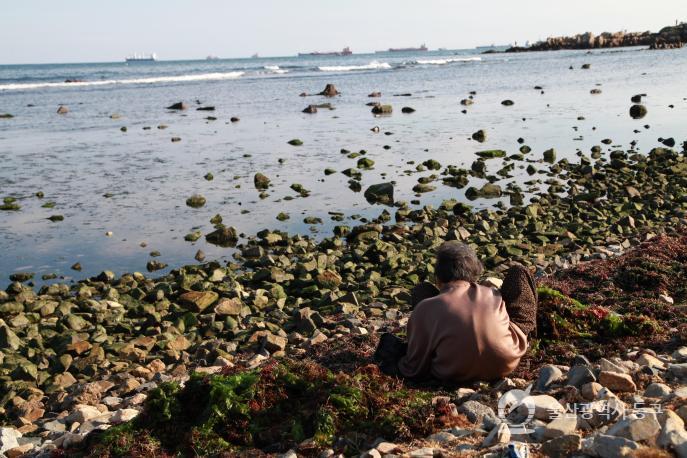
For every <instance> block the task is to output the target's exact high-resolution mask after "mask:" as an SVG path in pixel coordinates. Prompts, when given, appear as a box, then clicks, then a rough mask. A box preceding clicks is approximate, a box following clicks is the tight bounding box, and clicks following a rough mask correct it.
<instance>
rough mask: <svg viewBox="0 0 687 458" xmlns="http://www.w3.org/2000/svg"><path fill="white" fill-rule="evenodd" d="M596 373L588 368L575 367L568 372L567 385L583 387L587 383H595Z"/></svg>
mask: <svg viewBox="0 0 687 458" xmlns="http://www.w3.org/2000/svg"><path fill="white" fill-rule="evenodd" d="M595 381H596V377H595V376H594V373H593V372H592V371H591V370H590V369H589V367H587V366H573V367H572V368H570V370H569V371H568V379H567V380H566V384H567V385H571V386H574V387H577V388H579V387H581V386H583V385H585V384H587V383H591V382H595Z"/></svg>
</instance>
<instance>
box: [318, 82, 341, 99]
mask: <svg viewBox="0 0 687 458" xmlns="http://www.w3.org/2000/svg"><path fill="white" fill-rule="evenodd" d="M318 95H323V96H325V97H334V96H336V95H339V91H337V90H336V86H334V85H333V84H327V86H325V88H324V90H323V91H322V92H320V93H319V94H318Z"/></svg>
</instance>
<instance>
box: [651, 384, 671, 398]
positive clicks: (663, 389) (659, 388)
mask: <svg viewBox="0 0 687 458" xmlns="http://www.w3.org/2000/svg"><path fill="white" fill-rule="evenodd" d="M672 391H673V390H672V389H671V388H670V387H669V386H668V385H666V384H665V383H652V384H650V385H649V386H647V387H646V389H645V390H644V396H646V397H648V398H662V397H665V396H668V395H669V394H670V393H672Z"/></svg>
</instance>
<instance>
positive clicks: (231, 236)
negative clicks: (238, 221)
mask: <svg viewBox="0 0 687 458" xmlns="http://www.w3.org/2000/svg"><path fill="white" fill-rule="evenodd" d="M205 240H207V242H208V243H212V244H213V245H218V246H222V247H230V246H233V245H235V244H236V242H238V240H239V236H238V234H237V233H236V229H235V228H233V227H231V226H222V227H220V228H218V229H217V230H215V231H213V232H210V233H209V234H207V235H206V236H205Z"/></svg>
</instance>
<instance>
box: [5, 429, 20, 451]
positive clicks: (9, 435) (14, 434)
mask: <svg viewBox="0 0 687 458" xmlns="http://www.w3.org/2000/svg"><path fill="white" fill-rule="evenodd" d="M20 437H22V433H20V432H19V431H17V430H16V429H14V428H8V427H1V428H0V454H3V453H5V452H6V451H7V450H9V449H12V448H15V447H19V442H17V439H19V438H20Z"/></svg>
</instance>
